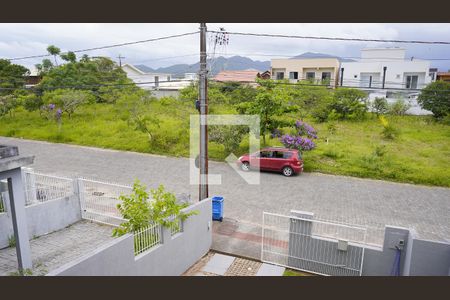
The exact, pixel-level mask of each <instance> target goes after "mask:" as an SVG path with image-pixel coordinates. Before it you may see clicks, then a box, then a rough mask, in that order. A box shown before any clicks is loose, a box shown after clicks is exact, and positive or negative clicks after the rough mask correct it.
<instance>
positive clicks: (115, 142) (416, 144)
mask: <svg viewBox="0 0 450 300" xmlns="http://www.w3.org/2000/svg"><path fill="white" fill-rule="evenodd" d="M196 113H197V112H196V111H195V109H194V108H193V105H192V104H191V103H186V102H180V101H177V100H175V99H166V100H164V101H153V102H151V103H149V104H148V106H147V107H146V111H145V115H147V116H149V117H155V116H156V117H157V118H158V120H159V122H158V124H152V123H151V121H150V122H149V124H150V125H149V127H150V128H151V130H152V131H153V132H152V133H153V137H152V141H151V142H150V140H149V136H148V134H147V133H144V132H142V131H139V130H137V129H136V126H135V125H132V124H130V123H129V121H128V120H129V113H128V112H127V111H125V110H123V109H121V108H120V107H117V106H114V105H111V104H91V105H86V106H83V107H81V108H80V109H79V110H78V111H77V112H76V113H75V114H74V115H73V116H72V118H68V117H67V116H64V117H63V120H62V124H61V125H60V126H59V125H58V124H57V123H56V122H55V121H53V120H46V119H44V118H43V117H41V116H40V114H39V112H38V111H35V112H28V111H25V110H23V109H21V108H20V109H18V110H17V111H16V112H15V114H14V116H12V117H11V116H9V115H7V116H4V117H2V118H0V135H1V136H8V137H19V138H26V139H35V140H43V141H51V142H58V143H68V144H77V145H88V146H96V147H101V148H111V149H117V150H129V151H136V152H143V153H155V154H164V155H169V156H183V157H187V156H188V155H189V115H190V114H196ZM211 113H215V114H221V113H227V114H229V113H236V112H235V110H234V109H233V108H232V107H231V106H226V105H216V106H214V107H211ZM286 117H288V118H290V119H293V120H294V119H296V116H292V115H291V116H286ZM387 119H388V120H389V122H390V123H391V124H392V125H393V126H394V127H395V128H396V129H397V130H398V131H399V135H398V137H397V138H396V139H394V140H387V139H385V138H383V136H382V134H381V133H382V130H383V127H382V126H381V124H380V122H379V120H378V119H377V118H375V117H374V116H373V117H370V116H369V117H368V118H367V119H366V120H365V121H358V122H352V121H340V122H334V123H332V124H331V123H315V122H314V121H313V120H306V121H308V122H309V123H310V124H312V125H313V126H314V127H315V128H317V129H318V132H319V139H318V140H317V148H316V149H315V150H313V151H311V152H306V153H305V154H304V158H305V171H316V172H322V173H329V174H341V175H349V176H356V177H364V178H375V179H383V180H391V181H398V182H409V183H416V184H426V185H434V186H445V187H450V172H448V170H449V167H450V126H447V125H444V124H439V123H436V122H434V121H433V120H432V118H431V117H425V116H402V117H387ZM247 143H248V142H247V139H244V140H243V141H242V143H241V145H240V147H239V149H238V150H237V151H236V152H237V153H236V155H239V154H242V153H244V152H246V149H248V148H247V145H248V144H247ZM267 144H269V145H279V144H280V143H279V142H278V140H274V139H269V138H268V139H267ZM209 150H210V157H211V159H214V160H223V159H224V158H225V157H226V156H227V155H228V153H225V151H224V147H223V145H220V144H217V143H214V142H211V143H210V147H209Z"/></svg>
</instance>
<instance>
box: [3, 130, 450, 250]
mask: <svg viewBox="0 0 450 300" xmlns="http://www.w3.org/2000/svg"><path fill="white" fill-rule="evenodd" d="M0 143H6V144H15V145H17V146H19V152H20V153H21V154H28V155H35V156H36V158H35V163H34V165H33V167H34V168H35V170H37V171H41V172H44V173H50V174H56V175H65V176H86V177H90V178H94V179H97V180H102V181H112V182H118V183H124V184H131V183H132V182H133V180H134V179H135V178H138V179H139V180H141V181H142V182H143V183H145V184H147V186H149V187H157V186H158V185H159V184H164V185H165V186H166V188H167V189H169V190H171V191H174V192H176V193H190V194H191V195H192V197H194V198H195V197H197V195H198V188H197V186H191V185H190V184H189V160H188V159H186V158H174V157H163V156H156V155H148V154H139V153H133V152H123V151H114V150H104V149H98V148H90V147H80V146H72V145H63V144H52V143H46V142H38V141H29V140H21V139H12V138H4V137H0ZM210 172H211V173H214V174H221V175H222V182H223V183H222V185H215V186H210V195H215V194H217V195H223V196H224V197H225V208H224V209H225V217H227V218H230V219H234V220H239V221H240V222H247V223H249V224H252V223H253V224H260V223H261V222H262V213H263V211H266V212H275V213H283V214H288V213H289V211H290V210H291V209H295V210H303V211H310V212H313V213H314V214H315V215H316V216H317V217H319V218H322V219H326V220H334V221H340V222H346V223H354V224H361V225H368V226H373V227H380V226H381V227H383V226H384V225H395V226H404V227H413V228H415V229H416V230H417V231H418V233H419V235H420V236H421V237H423V238H427V239H438V240H450V189H448V188H440V187H426V186H418V185H410V184H399V183H392V182H385V181H379V180H366V179H358V178H352V177H345V176H331V175H323V174H318V173H305V174H302V175H300V176H294V177H291V178H286V177H284V176H281V175H279V174H275V173H261V184H260V185H258V186H256V185H248V184H247V183H246V182H245V181H244V180H243V179H242V178H241V177H240V176H239V175H238V174H236V173H235V172H234V171H233V170H232V168H231V167H229V166H228V165H226V164H224V163H218V162H211V163H210ZM382 234H383V233H382V231H377V232H375V231H374V232H372V233H371V232H370V231H369V235H373V236H375V235H377V237H373V240H376V242H379V241H380V239H382Z"/></svg>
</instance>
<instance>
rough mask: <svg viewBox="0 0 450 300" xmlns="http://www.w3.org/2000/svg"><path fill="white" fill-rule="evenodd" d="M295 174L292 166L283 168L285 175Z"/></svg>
mask: <svg viewBox="0 0 450 300" xmlns="http://www.w3.org/2000/svg"><path fill="white" fill-rule="evenodd" d="M292 174H294V170H292V168H291V167H284V168H283V175H284V176H286V177H289V176H292Z"/></svg>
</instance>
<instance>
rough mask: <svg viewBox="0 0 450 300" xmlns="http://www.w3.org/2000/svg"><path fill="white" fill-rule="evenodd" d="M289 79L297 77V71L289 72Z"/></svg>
mask: <svg viewBox="0 0 450 300" xmlns="http://www.w3.org/2000/svg"><path fill="white" fill-rule="evenodd" d="M289 79H298V72H289Z"/></svg>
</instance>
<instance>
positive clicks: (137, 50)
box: [0, 23, 450, 69]
mask: <svg viewBox="0 0 450 300" xmlns="http://www.w3.org/2000/svg"><path fill="white" fill-rule="evenodd" d="M207 26H208V29H210V30H217V29H219V27H224V28H226V30H228V31H231V32H232V31H237V32H255V33H273V34H292V35H305V36H326V37H352V38H354V37H357V38H370V39H417V40H449V36H450V24H386V23H382V24H377V23H372V24H352V23H339V24H331V23H327V24H320V23H307V24H289V23H287V24H276V23H269V24H262V23H252V24H237V23H230V24H207ZM198 28H199V24H195V23H193V24H182V23H176V24H139V23H132V24H124V23H120V24H103V23H102V24H84V23H83V24H70V23H65V24H53V23H52V24H45V23H40V24H0V57H5V58H11V57H20V56H29V55H36V54H44V53H46V50H45V49H46V47H47V46H48V45H50V44H54V45H56V46H58V47H60V48H61V49H62V50H63V51H65V50H76V49H83V48H90V47H97V46H103V45H109V44H116V43H123V42H130V41H136V40H143V39H150V38H155V37H160V36H165V35H172V34H179V33H184V32H191V31H197V30H198ZM372 46H402V47H406V48H407V49H408V55H410V56H415V57H427V58H428V57H450V51H449V50H450V46H448V45H447V46H442V45H412V44H401V45H395V44H391V43H388V44H380V43H366V42H343V41H324V40H305V39H282V38H261V37H249V36H235V35H233V36H230V43H229V45H228V46H227V47H226V49H220V50H221V51H225V50H226V52H227V53H230V54H231V53H236V54H247V56H250V57H251V58H253V59H258V60H270V56H258V55H256V54H257V53H265V54H277V55H286V56H289V55H298V54H301V53H303V52H307V51H310V52H321V53H328V54H334V55H339V56H344V57H354V56H359V50H360V49H361V48H364V47H372ZM198 51H199V45H198V36H187V37H182V38H177V39H170V40H163V41H157V42H151V43H143V44H137V45H131V46H126V47H120V48H111V49H104V50H98V51H92V52H89V53H88V54H89V55H93V56H95V55H106V56H110V57H112V58H114V59H116V57H117V56H118V55H119V54H121V55H122V56H125V57H126V59H125V62H130V63H140V62H142V63H145V64H147V65H149V66H151V67H160V66H168V65H172V64H175V63H195V62H196V61H198V56H185V57H177V58H170V59H162V60H156V59H158V58H164V57H171V56H182V55H189V54H196V53H198ZM249 54H251V55H249ZM39 61H40V59H35V60H31V59H30V60H21V61H17V63H21V64H24V65H26V66H28V67H29V66H32V65H33V64H35V63H37V62H39ZM435 63H437V62H435ZM439 67H441V68H443V69H449V68H450V61H440V62H439Z"/></svg>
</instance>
